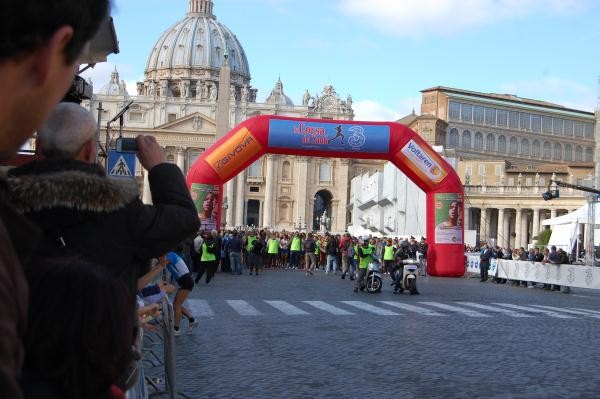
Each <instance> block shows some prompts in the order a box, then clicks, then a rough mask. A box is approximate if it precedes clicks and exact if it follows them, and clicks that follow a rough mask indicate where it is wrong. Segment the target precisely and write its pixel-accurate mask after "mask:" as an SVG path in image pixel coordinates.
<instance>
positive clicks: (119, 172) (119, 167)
mask: <svg viewBox="0 0 600 399" xmlns="http://www.w3.org/2000/svg"><path fill="white" fill-rule="evenodd" d="M107 172H108V175H109V176H111V177H125V178H129V179H133V178H135V152H119V151H115V150H108V168H107Z"/></svg>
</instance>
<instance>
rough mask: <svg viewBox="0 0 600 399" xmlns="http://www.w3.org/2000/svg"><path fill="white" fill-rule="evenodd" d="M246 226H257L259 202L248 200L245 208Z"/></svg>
mask: <svg viewBox="0 0 600 399" xmlns="http://www.w3.org/2000/svg"><path fill="white" fill-rule="evenodd" d="M246 209H247V212H246V224H247V225H248V226H259V225H260V223H259V220H260V201H259V200H252V199H251V200H248V207H247V208H246Z"/></svg>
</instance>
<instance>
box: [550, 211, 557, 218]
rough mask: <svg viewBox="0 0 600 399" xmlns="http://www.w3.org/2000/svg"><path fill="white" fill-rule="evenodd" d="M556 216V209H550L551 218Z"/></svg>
mask: <svg viewBox="0 0 600 399" xmlns="http://www.w3.org/2000/svg"><path fill="white" fill-rule="evenodd" d="M555 217H556V209H550V219H552V218H555Z"/></svg>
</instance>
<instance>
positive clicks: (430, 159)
mask: <svg viewBox="0 0 600 399" xmlns="http://www.w3.org/2000/svg"><path fill="white" fill-rule="evenodd" d="M396 157H397V158H401V159H404V160H405V161H407V162H406V163H407V164H408V166H409V167H410V168H411V169H412V171H413V172H415V173H416V174H417V175H418V176H419V177H420V178H421V179H423V180H424V181H430V182H433V183H439V182H441V181H442V180H444V178H445V177H446V175H448V172H447V171H446V170H445V169H444V168H443V167H442V165H441V164H440V163H439V162H438V161H437V159H439V158H438V156H437V155H436V154H435V153H434V152H433V150H431V149H430V148H425V147H422V146H420V145H419V144H417V142H416V141H415V140H410V141H409V142H408V143H406V145H405V146H404V147H403V148H402V149H401V150H400V153H398V154H396Z"/></svg>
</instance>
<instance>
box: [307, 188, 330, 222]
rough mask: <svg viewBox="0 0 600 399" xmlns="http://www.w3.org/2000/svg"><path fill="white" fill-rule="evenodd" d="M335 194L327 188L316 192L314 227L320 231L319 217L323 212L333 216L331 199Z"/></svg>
mask: <svg viewBox="0 0 600 399" xmlns="http://www.w3.org/2000/svg"><path fill="white" fill-rule="evenodd" d="M332 199H333V196H332V195H331V193H330V192H329V191H327V190H320V191H317V193H316V194H315V197H314V200H315V204H314V206H313V221H312V224H313V227H312V229H313V230H315V231H318V230H319V228H320V227H321V226H320V221H319V218H320V217H321V216H322V215H323V212H327V216H328V217H329V218H331V200H332Z"/></svg>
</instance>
